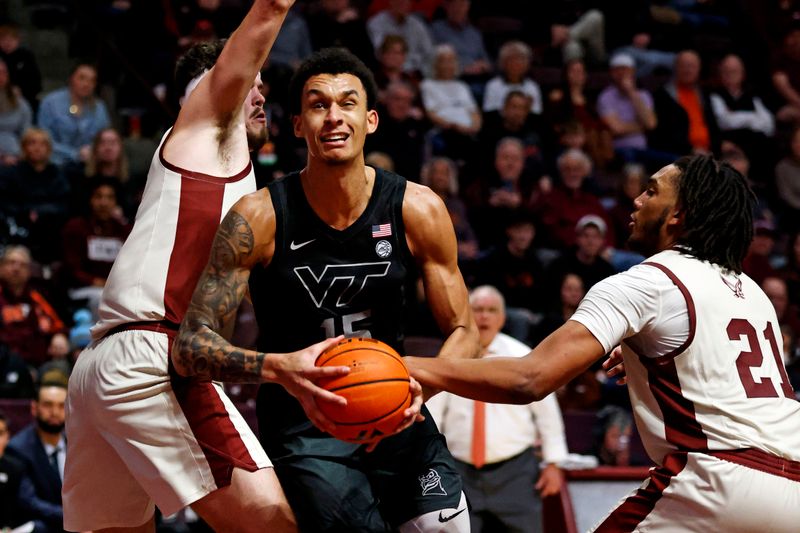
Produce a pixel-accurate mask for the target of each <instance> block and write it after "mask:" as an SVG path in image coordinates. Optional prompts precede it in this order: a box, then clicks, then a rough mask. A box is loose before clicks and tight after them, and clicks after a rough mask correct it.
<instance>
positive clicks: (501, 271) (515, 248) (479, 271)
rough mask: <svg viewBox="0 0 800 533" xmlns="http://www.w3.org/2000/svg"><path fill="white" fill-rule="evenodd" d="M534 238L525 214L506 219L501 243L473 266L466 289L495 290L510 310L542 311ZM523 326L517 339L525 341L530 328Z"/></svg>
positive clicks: (539, 276) (542, 285)
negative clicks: (487, 288)
mask: <svg viewBox="0 0 800 533" xmlns="http://www.w3.org/2000/svg"><path fill="white" fill-rule="evenodd" d="M535 236H536V227H535V226H534V224H533V220H532V219H531V216H530V214H529V213H525V212H524V211H517V212H515V213H513V214H512V215H510V216H509V217H507V218H506V227H505V237H506V238H505V242H503V243H501V244H498V245H497V246H495V247H493V248H492V249H490V250H489V252H487V253H486V255H484V256H483V257H481V258H480V259H478V260H477V261H476V262H475V264H474V267H473V270H474V275H473V276H472V277H473V278H474V279H473V280H472V282H471V283H470V285H493V286H494V287H497V290H499V291H500V292H501V293H502V294H503V296H504V297H505V299H506V301H507V302H508V305H509V307H511V308H520V309H527V310H529V311H533V312H538V311H540V310H542V309H543V308H544V306H543V302H542V293H543V292H544V287H545V286H544V283H543V281H544V278H543V276H542V272H543V268H542V263H541V262H540V261H539V258H538V257H537V255H536V249H535V248H534V246H533V242H534V237H535ZM526 326H527V327H525V328H524V329H525V334H524V335H517V337H518V338H520V339H526V340H527V338H528V335H529V331H528V329H529V327H530V324H527V325H526Z"/></svg>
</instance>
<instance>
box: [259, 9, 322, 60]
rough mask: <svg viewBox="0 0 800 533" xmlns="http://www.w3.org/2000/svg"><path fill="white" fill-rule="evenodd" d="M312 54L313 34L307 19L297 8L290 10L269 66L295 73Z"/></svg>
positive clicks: (270, 57)
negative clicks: (283, 68) (279, 66)
mask: <svg viewBox="0 0 800 533" xmlns="http://www.w3.org/2000/svg"><path fill="white" fill-rule="evenodd" d="M311 52H312V47H311V32H310V31H309V29H308V24H306V19H305V18H303V15H302V14H300V13H299V11H298V9H297V7H295V8H293V9H291V10H289V13H288V14H287V15H286V19H285V20H284V22H283V25H282V26H281V29H280V32H278V37H277V38H276V39H275V43H274V44H273V45H272V50H271V51H270V54H269V64H270V65H282V66H285V67H287V68H288V69H290V70H292V71H293V70H294V69H296V68H297V66H298V65H300V63H301V62H302V61H303V60H304V59H305V58H307V57H308V56H310V55H311Z"/></svg>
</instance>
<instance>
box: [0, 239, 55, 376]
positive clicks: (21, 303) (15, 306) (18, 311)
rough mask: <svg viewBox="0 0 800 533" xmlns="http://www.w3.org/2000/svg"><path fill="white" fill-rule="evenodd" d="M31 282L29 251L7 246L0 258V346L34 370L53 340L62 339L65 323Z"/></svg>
mask: <svg viewBox="0 0 800 533" xmlns="http://www.w3.org/2000/svg"><path fill="white" fill-rule="evenodd" d="M30 279H31V256H30V252H29V251H28V249H27V248H25V247H24V246H7V247H6V248H5V250H4V251H3V255H2V258H0V319H1V320H2V322H1V323H0V343H4V344H6V345H7V346H9V347H10V348H11V349H12V350H14V351H15V352H17V353H18V354H19V355H21V356H22V358H23V359H24V360H25V362H26V363H27V364H28V366H30V367H33V368H36V367H38V366H40V365H41V364H42V363H44V362H45V361H47V359H48V356H47V351H48V349H49V346H50V344H51V342H52V340H53V337H55V336H56V335H62V336H63V334H64V333H63V332H64V323H63V322H62V321H61V319H60V318H59V317H58V314H57V313H56V312H55V310H54V309H53V306H52V305H50V303H49V302H48V301H47V300H46V299H45V297H44V296H43V295H42V294H41V293H40V292H39V291H37V290H36V289H34V288H33V287H32V286H31V284H30Z"/></svg>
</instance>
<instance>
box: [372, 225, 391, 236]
mask: <svg viewBox="0 0 800 533" xmlns="http://www.w3.org/2000/svg"><path fill="white" fill-rule="evenodd" d="M391 234H392V225H391V224H389V223H386V224H373V225H372V236H373V237H388V236H389V235H391Z"/></svg>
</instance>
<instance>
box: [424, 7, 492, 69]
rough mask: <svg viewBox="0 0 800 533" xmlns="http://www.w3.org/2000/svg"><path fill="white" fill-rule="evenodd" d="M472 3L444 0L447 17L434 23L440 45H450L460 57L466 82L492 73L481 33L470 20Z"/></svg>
mask: <svg viewBox="0 0 800 533" xmlns="http://www.w3.org/2000/svg"><path fill="white" fill-rule="evenodd" d="M471 5H472V1H471V0H444V2H443V3H442V6H443V7H444V12H445V18H443V19H440V20H437V21H435V22H433V24H431V35H432V36H433V41H434V42H435V43H436V44H450V45H452V46H453V48H455V50H456V53H457V54H458V63H459V64H460V65H461V75H462V77H464V78H465V79H470V78H472V79H474V78H481V77H483V76H485V75H487V74H488V73H489V72H491V70H492V63H491V60H490V59H489V53H488V52H487V51H486V47H485V46H484V44H483V36H482V35H481V32H480V31H479V30H478V29H477V28H476V27H475V26H473V25H472V23H471V22H470V21H469V8H470V6H471Z"/></svg>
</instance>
